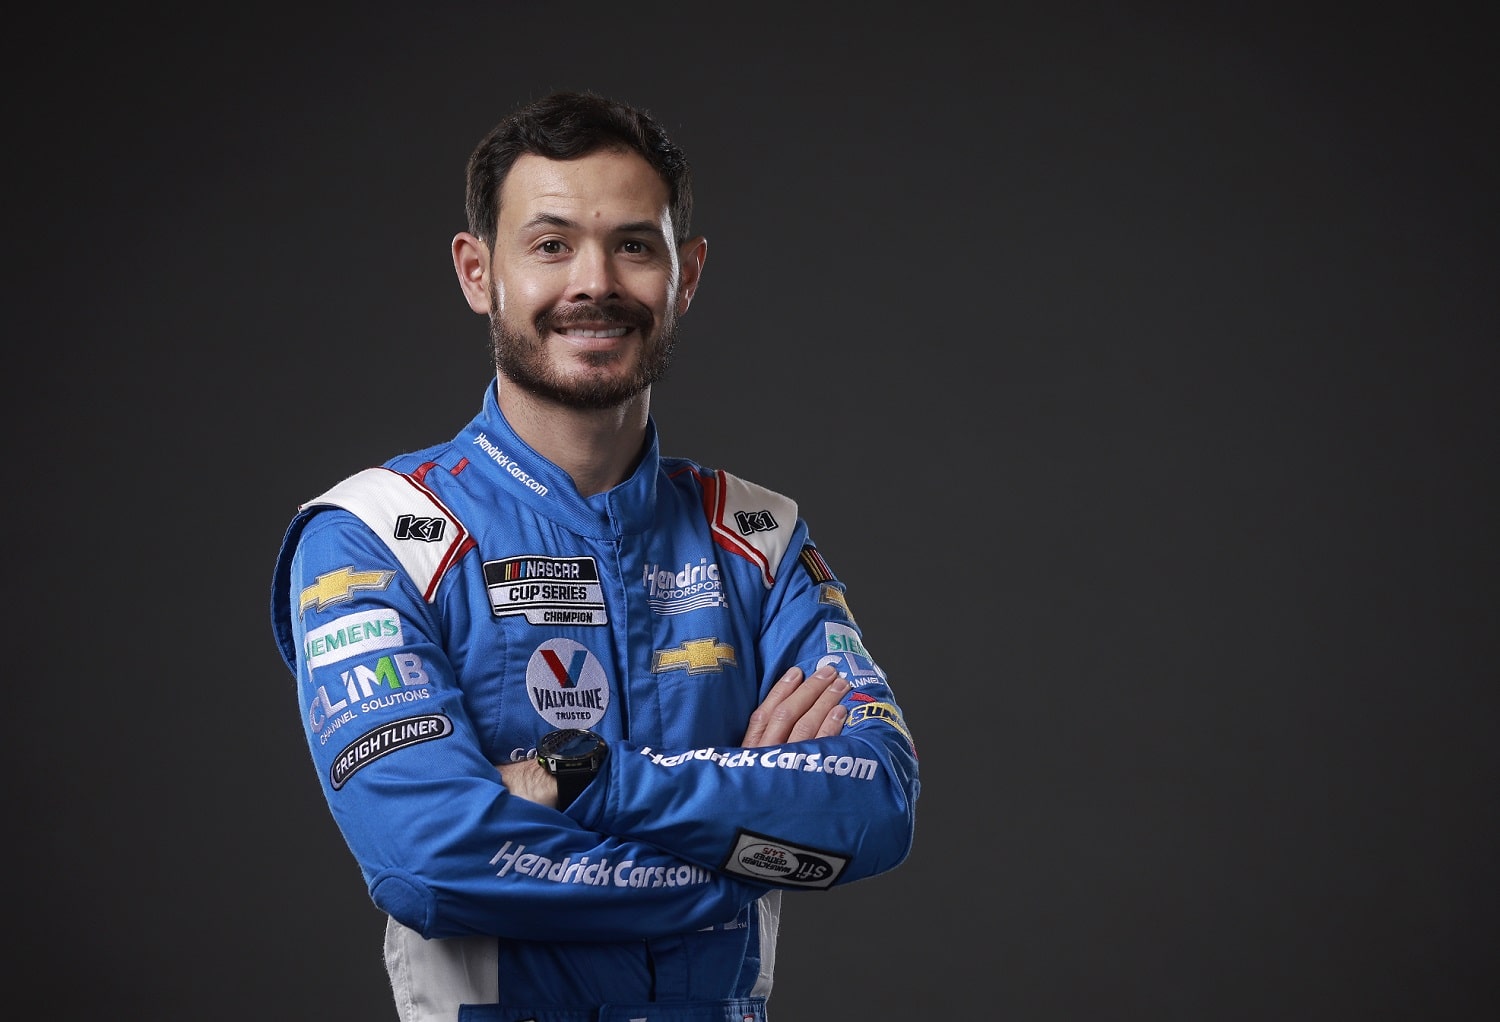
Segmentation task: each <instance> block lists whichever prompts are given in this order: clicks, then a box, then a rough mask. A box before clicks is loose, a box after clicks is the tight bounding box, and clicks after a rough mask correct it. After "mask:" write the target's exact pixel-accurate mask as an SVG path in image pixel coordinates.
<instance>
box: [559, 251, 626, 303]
mask: <svg viewBox="0 0 1500 1022" xmlns="http://www.w3.org/2000/svg"><path fill="white" fill-rule="evenodd" d="M569 290H570V292H571V300H572V301H575V302H582V301H595V302H602V301H604V300H605V299H607V298H619V297H620V292H619V281H618V280H617V278H616V277H615V268H614V261H613V260H612V259H611V258H610V253H609V252H608V251H606V249H605V248H604V246H602V245H584V246H583V247H581V248H580V249H578V255H577V256H576V257H575V258H574V260H573V280H572V283H571V286H570V288H569Z"/></svg>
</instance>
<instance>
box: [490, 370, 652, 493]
mask: <svg viewBox="0 0 1500 1022" xmlns="http://www.w3.org/2000/svg"><path fill="white" fill-rule="evenodd" d="M499 383H500V389H499V391H498V398H499V404H500V411H502V412H503V413H504V414H505V420H506V421H507V422H509V423H510V427H511V429H513V430H515V431H516V435H517V436H519V437H520V438H521V439H522V440H524V441H526V443H527V445H528V446H529V447H531V449H532V450H534V451H536V452H537V453H538V454H540V455H541V456H542V457H544V458H546V459H547V460H548V461H550V462H552V463H553V464H554V465H556V466H557V467H558V468H560V469H562V470H563V471H564V472H566V473H568V475H569V476H571V477H572V479H573V485H574V486H576V487H577V488H578V493H579V495H580V496H584V497H592V496H593V495H594V494H596V493H603V492H604V491H605V490H608V489H610V488H611V487H614V486H617V485H619V484H620V483H621V482H623V481H624V480H625V479H626V477H628V476H629V475H630V473H631V472H632V471H634V469H635V466H636V463H637V462H639V461H640V457H641V447H642V446H643V445H644V444H645V442H646V419H647V416H648V414H649V413H650V408H651V389H650V388H649V387H648V388H646V389H645V390H644V391H642V392H641V393H640V394H637V395H636V396H635V397H633V398H631V399H630V400H628V401H626V402H624V403H623V404H620V405H616V406H615V407H613V408H602V409H592V408H586V409H580V408H570V407H568V406H566V405H560V404H557V403H555V402H552V401H549V400H546V399H544V398H539V397H537V396H536V395H534V394H531V393H529V392H527V391H525V390H522V389H521V388H520V387H517V386H516V385H515V384H513V383H511V382H510V381H508V380H506V379H505V377H503V376H502V377H500V379H499Z"/></svg>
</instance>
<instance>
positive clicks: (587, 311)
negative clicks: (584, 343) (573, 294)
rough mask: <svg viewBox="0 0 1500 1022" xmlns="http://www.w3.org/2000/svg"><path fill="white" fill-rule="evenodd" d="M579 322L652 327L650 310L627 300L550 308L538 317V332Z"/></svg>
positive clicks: (642, 328)
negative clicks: (628, 302)
mask: <svg viewBox="0 0 1500 1022" xmlns="http://www.w3.org/2000/svg"><path fill="white" fill-rule="evenodd" d="M579 323H608V324H609V325H611V326H627V327H635V328H636V329H638V330H641V331H642V332H644V331H646V330H648V329H649V328H650V327H651V323H652V317H651V313H650V311H649V310H647V309H645V308H643V307H641V306H638V305H627V304H626V303H625V302H608V301H606V302H581V303H579V304H576V305H569V306H567V307H566V308H562V309H548V310H547V311H546V312H543V313H541V314H540V315H538V316H537V317H536V328H537V332H538V333H546V332H547V331H549V330H556V329H559V328H561V327H569V326H574V325H576V324H579Z"/></svg>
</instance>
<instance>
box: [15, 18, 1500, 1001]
mask: <svg viewBox="0 0 1500 1022" xmlns="http://www.w3.org/2000/svg"><path fill="white" fill-rule="evenodd" d="M966 10H967V8H964V9H962V10H961V9H960V8H958V7H957V6H956V5H955V6H952V7H951V8H945V7H944V6H943V5H931V4H925V5H919V8H918V9H913V10H904V11H899V12H893V13H890V14H887V15H880V16H876V15H872V14H870V13H868V12H863V11H861V12H859V13H857V14H854V13H850V14H847V15H844V16H839V17H833V16H827V17H824V16H819V15H813V14H810V13H809V12H807V11H805V10H791V11H786V12H779V13H774V14H772V13H768V12H767V11H765V10H762V9H757V10H754V11H751V10H748V9H745V10H739V9H736V10H732V11H721V12H719V13H718V14H716V15H712V16H710V12H706V11H682V10H681V9H679V8H669V7H666V6H659V7H652V6H650V5H647V6H646V7H643V8H631V9H629V10H625V9H619V8H614V7H604V6H602V5H599V6H594V7H590V6H589V5H583V6H582V7H578V8H574V7H572V6H570V7H569V9H567V10H563V9H561V8H556V7H553V6H547V5H522V4H491V5H478V4H448V5H437V6H435V7H429V8H428V9H427V10H426V11H425V12H423V13H417V11H416V9H415V8H413V9H411V10H406V9H404V8H393V9H391V10H390V11H388V12H382V11H380V10H379V9H378V8H377V9H375V10H372V9H370V8H368V7H358V8H355V7H351V8H349V9H347V10H346V11H344V12H342V13H337V14H335V13H333V12H328V13H319V14H310V13H308V12H306V11H300V12H297V13H295V14H292V13H285V14H275V13H268V12H266V11H264V10H261V9H256V10H255V11H245V10H237V9H236V10H225V11H220V12H216V13H215V14H214V16H213V17H212V18H209V17H208V15H207V14H206V13H200V14H196V15H194V14H188V13H186V12H178V13H170V14H169V13H165V12H162V11H157V12H154V13H151V12H142V11H139V10H135V9H132V10H131V11H130V12H129V13H128V14H125V13H113V14H104V15H98V14H96V15H90V16H89V17H88V18H83V17H81V16H80V17H79V18H78V19H77V21H76V23H74V24H68V25H62V24H57V25H53V26H51V27H48V28H44V29H37V28H35V27H33V28H32V29H30V30H29V34H22V35H18V36H17V37H16V38H15V39H13V44H14V45H15V46H16V47H17V49H19V50H22V51H24V52H23V53H20V54H18V56H19V57H20V58H21V59H20V60H19V61H18V63H16V64H15V65H13V70H12V71H11V72H9V73H10V74H13V75H15V80H14V82H13V84H14V86H15V88H14V89H13V92H12V94H13V95H14V96H16V97H18V102H17V106H16V108H15V109H14V111H13V114H14V117H15V122H14V124H13V128H12V131H13V148H12V149H11V156H10V158H9V159H10V161H11V162H12V163H13V167H12V172H13V173H14V172H19V173H20V175H21V176H20V180H21V182H22V183H21V184H20V185H13V186H12V196H11V197H12V205H13V208H12V211H11V218H12V220H11V237H10V239H9V247H10V248H11V250H12V257H11V259H9V260H8V263H9V264H10V265H11V266H12V268H13V269H12V272H11V273H10V274H9V277H10V281H9V284H8V288H10V289H12V293H11V295H10V301H8V302H7V306H8V310H7V311H8V312H9V314H10V321H11V329H12V330H14V331H15V333H14V334H13V336H12V350H19V349H24V350H25V351H26V352H27V358H28V359H29V360H30V361H29V362H27V363H26V364H27V365H28V366H30V368H26V369H25V370H24V371H22V370H20V369H17V370H15V375H14V376H13V377H12V381H13V382H12V392H13V400H12V401H11V402H9V403H8V404H9V405H10V408H9V416H10V418H11V429H10V430H9V431H8V435H9V437H10V444H11V448H12V457H11V459H10V460H11V466H12V472H13V480H14V481H13V484H12V486H13V489H12V491H11V496H12V507H11V512H10V515H9V516H8V517H10V519H11V522H12V527H11V529H10V530H9V533H10V536H11V540H12V546H13V548H14V549H17V550H18V551H19V553H20V556H21V559H22V573H21V574H20V576H19V577H20V579H21V580H22V585H21V586H20V587H19V588H18V591H17V592H16V593H15V594H14V597H15V600H14V602H13V603H12V607H13V608H15V609H14V610H13V612H12V613H13V617H12V620H13V621H14V622H15V625H16V628H15V629H14V631H13V635H12V641H13V643H14V644H15V645H16V646H18V647H19V648H20V649H22V650H23V651H24V653H23V657H22V662H21V666H22V671H20V672H17V673H16V674H14V675H13V676H12V684H11V687H10V689H11V698H12V700H13V703H12V705H13V707H15V709H16V714H15V716H14V717H13V718H12V722H11V728H10V736H9V738H8V740H7V741H6V742H4V743H3V749H4V755H5V765H6V767H7V772H8V775H9V776H10V777H11V778H12V783H11V784H10V785H9V786H8V787H7V793H6V800H7V809H8V813H7V815H8V816H9V817H10V818H11V819H12V821H13V824H14V829H13V830H12V834H14V835H17V836H16V837H14V838H13V839H12V842H10V843H11V845H12V848H11V850H10V852H9V853H8V858H9V859H10V860H11V861H12V862H13V885H12V886H13V890H14V891H16V892H17V893H18V895H19V896H18V897H17V896H16V894H13V895H12V899H11V903H10V904H11V908H12V913H13V914H12V919H13V920H14V921H15V922H16V923H17V924H18V926H17V927H16V930H17V932H16V933H15V934H14V936H15V938H16V944H17V945H18V947H19V951H18V952H13V953H12V954H11V955H8V956H7V957H8V959H9V961H8V963H7V971H8V972H12V973H13V975H12V981H11V982H10V983H9V984H8V986H7V989H8V991H9V992H10V993H9V996H8V1000H10V1001H11V1002H12V1003H13V1004H16V1005H18V1006H19V1008H18V1010H21V1009H24V1010H22V1014H21V1016H18V1017H28V1018H31V1017H65V1018H86V1017H99V1016H102V1015H105V1014H108V1015H111V1016H115V1017H139V1018H150V1019H158V1020H165V1019H200V1018H203V1017H207V1016H211V1017H214V1018H217V1019H220V1020H224V1022H230V1020H239V1019H244V1020H251V1019H254V1020H264V1019H272V1018H275V1019H309V1020H314V1019H356V1018H358V1019H385V1018H394V1013H393V1012H392V1009H391V1007H390V1003H389V996H388V993H387V990H386V981H385V976H384V972H383V969H382V966H381V961H380V947H379V944H380V918H379V916H378V913H376V912H375V910H374V909H373V908H372V906H371V905H370V903H369V901H368V898H367V897H366V896H365V893H364V891H363V887H362V884H361V881H360V878H359V875H358V872H357V870H356V868H355V866H354V863H353V860H352V858H351V857H350V856H349V854H348V853H347V851H346V849H345V848H344V846H343V844H342V841H341V839H340V838H339V836H338V833H337V831H336V829H335V827H334V825H333V823H332V820H331V819H330V817H329V816H328V814H327V811H326V809H325V807H324V805H323V802H322V797H321V794H320V792H319V789H318V786H317V781H316V778H315V776H314V774H313V771H312V768H311V764H310V760H309V758H308V756H307V752H306V748H305V745H304V743H303V738H302V735H301V731H300V728H299V722H298V714H297V710H296V703H295V695H294V690H293V686H292V683H291V679H290V677H289V675H287V673H286V672H285V670H284V668H283V667H282V665H281V664H280V662H279V661H278V659H277V658H276V655H275V651H274V648H273V646H272V643H271V638H270V632H269V625H268V624H267V609H266V608H267V599H268V583H269V574H270V569H271V565H272V560H273V557H274V554H275V551H276V546H277V543H278V541H279V539H280V536H281V530H282V529H283V527H284V525H285V523H286V520H287V518H288V516H289V515H290V514H291V512H292V511H293V509H294V508H295V506H296V504H297V503H298V502H299V501H300V500H303V499H306V498H307V497H310V496H311V495H313V494H315V493H317V492H319V491H320V490H321V489H323V488H324V487H325V486H327V485H328V484H329V483H331V482H332V481H334V480H336V479H338V478H341V477H342V476H343V475H345V474H348V473H349V472H351V471H353V470H355V469H358V468H361V467H364V466H366V465H368V464H372V463H376V462H378V461H381V460H384V458H386V457H388V456H389V455H391V454H393V453H396V452H397V451H400V450H405V449H410V448H414V447H417V446H421V445H425V444H428V443H432V442H435V441H437V440H440V439H444V438H446V437H448V436H450V435H451V434H452V433H453V432H454V431H455V430H456V429H457V427H458V426H459V425H461V424H462V423H463V422H464V421H466V420H467V418H468V417H469V416H470V415H471V414H472V413H473V411H474V410H475V409H476V408H477V406H478V402H479V399H480V392H481V390H482V388H483V387H484V386H485V383H486V380H487V379H488V378H489V374H490V367H489V364H488V362H487V349H486V337H485V332H484V324H483V321H482V320H481V319H479V318H478V317H475V316H474V315H473V314H472V313H470V312H469V311H468V309H467V308H466V306H465V305H464V304H463V301H462V298H461V296H460V294H459V291H458V287H457V285H456V283H455V282H454V279H453V274H452V270H451V267H450V264H449V261H448V254H447V249H448V242H449V239H450V238H451V237H452V235H453V234H454V233H455V232H456V231H458V230H460V229H462V228H463V226H464V225H463V220H462V216H463V208H462V189H463V166H464V160H465V158H466V157H467V155H468V152H469V150H470V148H471V147H472V146H473V145H474V143H475V142H477V140H478V138H479V137H480V135H481V134H483V132H484V131H485V130H487V129H488V128H489V127H490V126H491V124H493V122H494V121H495V120H497V119H498V118H499V117H500V116H501V115H502V114H503V113H504V112H505V111H507V110H508V109H509V108H510V107H512V106H513V105H515V104H517V103H519V102H521V101H523V100H526V99H529V98H532V97H534V96H537V95H540V94H541V93H543V92H545V91H548V90H550V89H552V88H555V87H584V88H595V89H599V90H601V91H605V92H609V93H613V94H616V95H619V96H620V97H621V98H625V99H629V100H632V101H635V102H638V103H641V104H643V105H645V106H647V107H649V108H650V109H652V110H653V111H654V112H655V113H657V114H658V115H659V116H660V118H661V119H662V120H663V121H664V123H665V124H666V125H667V127H668V129H669V130H670V131H671V132H672V133H673V134H674V136H675V137H676V139H677V140H678V141H679V142H680V143H681V144H682V145H683V146H684V147H685V148H686V150H687V152H688V154H689V156H690V158H691V160H692V161H693V165H694V168H695V173H696V179H697V189H698V213H697V217H696V224H697V227H698V228H699V229H700V230H701V231H702V232H703V233H704V234H706V235H707V237H708V239H709V257H708V264H707V267H706V272H705V278H704V283H703V287H702V290H701V292H700V294H699V297H698V298H697V299H696V301H695V303H694V305H693V308H692V310H691V311H690V313H689V314H688V317H687V318H686V320H685V321H684V334H683V340H682V344H681V348H680V356H679V359H678V362H677V364H676V365H675V366H674V368H673V371H672V374H671V376H670V377H669V379H668V380H667V381H666V382H665V383H664V384H662V385H660V386H659V387H658V388H657V391H656V402H655V409H656V414H657V418H658V421H659V423H660V425H661V427H662V431H663V438H664V443H663V445H664V448H665V449H666V450H667V451H668V452H669V453H682V454H688V455H692V456H695V457H698V458H701V459H702V460H704V461H707V462H709V463H711V464H718V465H722V466H724V467H727V468H731V469H732V470H734V471H736V472H738V473H740V474H742V475H744V476H747V477H749V478H752V479H755V480H757V481H759V482H762V483H764V484H766V485H768V486H771V487H773V488H775V489H779V490H781V491H783V492H786V493H789V494H792V495H794V496H795V497H797V498H798V499H799V500H800V501H801V504H802V508H803V512H804V514H805V515H806V516H807V517H808V518H809V520H810V521H811V523H812V526H813V529H814V532H815V534H816V535H817V536H818V537H819V540H820V543H821V546H822V548H823V550H824V552H825V553H826V555H827V557H828V559H829V560H830V562H831V563H832V564H833V565H834V567H835V568H836V570H837V571H838V572H839V573H840V574H841V576H842V577H843V578H845V579H846V580H847V582H848V584H849V598H850V601H851V606H852V608H853V610H854V612H855V613H856V614H857V616H858V618H859V620H860V622H861V625H862V626H863V628H864V630H865V633H866V637H867V639H868V642H869V645H870V648H871V650H872V652H873V653H874V654H875V656H876V657H877V658H878V659H879V660H880V661H881V663H882V665H883V666H884V667H885V668H886V670H887V671H888V673H889V674H890V675H891V678H892V680H893V683H894V685H895V688H896V691H897V694H898V695H899V697H900V698H901V701H902V703H903V706H904V707H905V709H906V712H907V717H908V722H909V723H910V725H911V727H912V729H913V731H914V733H915V735H916V738H917V743H918V750H919V753H920V754H921V757H922V768H923V780H924V792H923V796H922V800H921V803H920V807H919V822H918V831H917V840H916V845H915V847H914V849H913V851H912V854H911V857H910V859H909V860H908V862H907V863H906V864H905V865H904V866H903V867H901V868H900V869H899V870H897V871H896V872H894V873H891V874H889V875H886V876H883V877H879V878H876V879H873V880H869V881H865V882H862V883H859V884H856V885H853V886H850V887H848V888H845V889H839V890H835V891H829V892H816V893H814V892H808V893H804V894H799V895H796V896H795V897H793V898H791V899H790V900H789V902H788V904H787V908H786V921H785V926H784V931H783V945H782V950H781V956H780V961H781V970H780V978H779V982H778V985H777V988H776V991H775V994H774V996H773V998H772V1001H771V1008H772V1014H773V1017H774V1018H777V1019H779V1020H781V1022H798V1020H813V1019H816V1020H825V1019H844V1018H861V1019H882V1020H883V1019H893V1020H894V1019H934V1018H972V1017H985V1018H1007V1019H1026V1020H1029V1022H1044V1020H1046V1022H1051V1020H1063V1022H1071V1020H1080V1019H1091V1020H1092V1019H1150V1020H1162V1019H1185V1020H1186V1019H1191V1020H1203V1019H1215V1020H1222V1019H1266V1018H1277V1019H1283V1020H1285V1019H1306V1020H1319V1022H1322V1020H1327V1019H1332V1018H1344V1019H1355V1018H1357V1019H1362V1020H1368V1019H1385V1018H1390V1019H1397V1018H1402V1019H1404V1018H1422V1019H1429V1020H1430V1019H1469V1018H1478V1017H1488V1016H1490V1015H1491V1014H1492V1013H1494V1012H1495V1010H1496V1009H1497V1007H1500V998H1497V990H1496V983H1495V980H1494V978H1493V975H1494V974H1493V970H1492V968H1491V962H1490V959H1491V958H1492V957H1493V948H1494V946H1495V943H1494V942H1495V937H1496V926H1495V913H1496V908H1497V905H1496V893H1495V892H1496V888H1495V885H1494V883H1493V879H1492V875H1491V874H1492V872H1493V868H1494V865H1495V862H1496V853H1497V851H1500V848H1497V821H1496V814H1495V802H1494V797H1495V794H1494V793H1495V791H1496V790H1497V785H1496V782H1497V780H1500V778H1497V769H1496V757H1495V755H1494V753H1493V751H1492V749H1493V746H1492V743H1491V735H1492V732H1493V727H1494V722H1495V711H1496V708H1497V707H1496V702H1497V700H1496V680H1497V674H1496V666H1495V665H1496V663H1497V653H1500V648H1497V641H1496V638H1495V629H1494V627H1493V623H1494V616H1495V610H1496V605H1495V604H1496V601H1495V576H1496V568H1497V544H1496V530H1495V522H1496V520H1497V516H1496V511H1497V508H1496V502H1495V497H1494V490H1493V485H1494V483H1495V481H1496V479H1495V476H1496V471H1495V467H1496V465H1495V463H1496V450H1497V445H1496V440H1497V421H1496V413H1495V397H1494V395H1495V392H1496V384H1497V382H1500V381H1497V375H1500V374H1497V357H1496V341H1497V337H1500V331H1497V329H1496V328H1497V325H1500V317H1497V303H1496V300H1495V293H1496V290H1495V289H1496V283H1497V269H1500V260H1497V254H1496V237H1497V231H1496V227H1497V208H1496V207H1497V203H1496V192H1495V189H1494V184H1493V182H1494V181H1495V180H1497V179H1500V174H1497V173H1496V171H1497V167H1496V158H1495V150H1494V144H1493V141H1492V136H1493V100H1494V99H1495V90H1494V84H1495V80H1494V71H1493V62H1492V61H1491V60H1489V59H1488V55H1486V54H1484V53H1482V51H1481V45H1480V40H1481V39H1483V38H1484V37H1483V35H1482V34H1481V33H1479V32H1478V30H1477V29H1476V28H1475V27H1474V26H1473V25H1470V24H1469V23H1467V21H1466V20H1465V16H1464V14H1463V13H1462V12H1459V11H1452V12H1448V11H1444V10H1443V9H1441V8H1440V9H1439V10H1438V11H1437V12H1436V13H1432V12H1429V13H1427V14H1424V15H1421V16H1420V17H1418V16H1416V15H1409V16H1408V15H1403V16H1402V17H1401V18H1399V19H1398V18H1396V17H1395V16H1394V15H1393V16H1391V17H1390V18H1389V19H1386V20H1381V19H1380V18H1377V17H1376V16H1374V15H1372V14H1370V13H1368V12H1366V13H1364V14H1361V15H1360V17H1359V19H1358V20H1356V21H1351V20H1350V19H1348V18H1337V17H1321V16H1319V15H1317V14H1316V13H1315V12H1314V11H1313V10H1312V9H1309V8H1307V7H1306V6H1301V5H1299V6H1298V8H1297V13H1296V15H1295V16H1273V14H1272V13H1271V12H1268V11H1266V10H1265V9H1264V8H1261V7H1257V8H1255V10H1254V11H1250V10H1249V9H1246V10H1245V11H1244V12H1236V10H1235V9H1233V8H1229V7H1225V8H1224V9H1214V10H1211V11H1209V10H1202V9H1197V10H1195V11H1194V13H1184V12H1182V11H1172V10H1170V9H1169V8H1167V7H1165V6H1158V7H1142V6H1140V5H1131V10H1130V12H1129V13H1123V12H1121V11H1119V10H1116V9H1115V8H1114V7H1112V6H1107V5H1102V4H1101V5H1098V6H1097V7H1094V8H1087V7H1082V6H1077V5H1074V6H1072V7H1069V6H1068V5H1061V6H1056V5H1054V6H1049V7H1047V8H1045V9H1043V8H1040V7H1039V8H1037V10H1036V11H1030V12H1027V11H1023V12H1021V13H1017V12H1015V11H1014V10H1009V11H1007V10H1000V9H996V10H991V11H990V12H989V13H988V14H987V15H986V18H985V19H983V20H982V21H981V20H973V18H972V17H971V16H970V15H969V14H967V13H964V11H966ZM98 18H103V19H104V20H102V21H100V20H93V19H98ZM710 22H712V24H711V23H710ZM1481 57H1483V58H1484V59H1481ZM18 365H20V363H18ZM23 509H24V510H23ZM44 1006H45V1007H44ZM976 1006H982V1007H980V1008H976ZM975 1011H977V1012H978V1013H977V1014H976V1013H975Z"/></svg>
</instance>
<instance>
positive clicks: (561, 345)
mask: <svg viewBox="0 0 1500 1022" xmlns="http://www.w3.org/2000/svg"><path fill="white" fill-rule="evenodd" d="M668 200H669V196H668V192H667V186H666V184H665V183H664V182H663V181H662V180H661V178H659V177H658V176H657V174H656V172H655V171H654V170H652V169H651V166H650V165H649V164H648V163H646V161H645V160H643V159H642V158H641V157H640V156H638V155H636V154H635V153H625V152H609V151H603V152H596V153H592V154H590V155H588V156H585V157H582V158H580V159H577V160H567V161H558V160H548V159H545V158H543V157H540V156H534V155H531V154H527V155H524V156H522V157H521V158H520V159H518V160H517V161H516V163H515V165H514V166H513V167H512V168H511V171H510V173H509V174H508V175H507V176H506V178H505V181H504V183H503V184H502V186H501V189H500V220H499V225H498V229H497V231H496V236H495V244H494V248H493V257H492V282H491V286H490V313H489V319H490V340H491V342H492V344H493V345H494V349H495V366H496V368H497V369H498V370H499V371H500V373H501V374H502V375H504V376H505V377H506V378H507V379H509V380H511V381H512V382H513V383H515V384H516V385H517V386H519V387H521V388H522V389H524V390H527V391H530V392H531V393H533V394H536V395H538V396H540V397H544V398H547V399H550V400H553V401H556V402H558V403H560V404H563V405H567V406H569V407H573V408H589V409H596V408H611V407H615V406H617V405H619V404H621V403H623V402H624V401H626V400H628V399H630V398H632V397H634V396H635V395H637V394H639V393H641V392H642V391H643V390H645V389H646V388H647V387H649V386H650V385H651V384H652V383H654V382H655V381H656V380H658V379H660V378H661V376H662V374H663V373H665V372H666V369H667V366H668V364H669V363H670V361H671V357H672V348H673V345H674V343H675V341H676V334H677V323H678V317H679V315H680V313H681V308H680V307H679V289H680V284H681V281H680V272H681V270H680V266H679V263H678V253H677V250H676V247H675V246H674V244H673V242H672V237H673V224H672V219H671V213H670V211H669V209H668ZM685 305H686V303H685V302H683V303H682V308H685Z"/></svg>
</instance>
